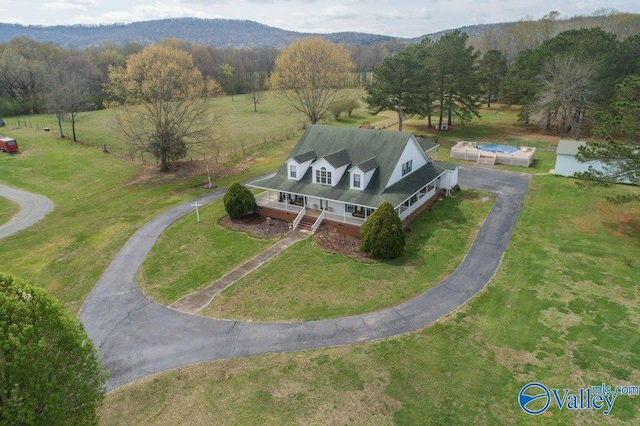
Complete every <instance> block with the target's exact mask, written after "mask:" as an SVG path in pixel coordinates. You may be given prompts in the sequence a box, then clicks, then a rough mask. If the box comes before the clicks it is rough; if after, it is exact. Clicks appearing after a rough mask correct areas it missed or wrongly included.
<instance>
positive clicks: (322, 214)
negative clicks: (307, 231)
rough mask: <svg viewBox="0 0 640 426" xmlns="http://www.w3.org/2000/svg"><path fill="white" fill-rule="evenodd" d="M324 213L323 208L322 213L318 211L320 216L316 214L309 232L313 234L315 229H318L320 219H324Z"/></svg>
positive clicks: (320, 222)
mask: <svg viewBox="0 0 640 426" xmlns="http://www.w3.org/2000/svg"><path fill="white" fill-rule="evenodd" d="M325 214H326V211H325V210H323V211H322V213H320V216H318V218H317V219H316V221H315V222H314V223H313V226H312V227H311V233H312V234H315V233H316V231H317V230H318V228H319V227H320V224H322V221H323V220H324V216H325Z"/></svg>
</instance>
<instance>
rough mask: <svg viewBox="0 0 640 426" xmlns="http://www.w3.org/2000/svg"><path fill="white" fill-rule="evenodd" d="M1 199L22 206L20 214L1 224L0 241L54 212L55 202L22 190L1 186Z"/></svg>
mask: <svg viewBox="0 0 640 426" xmlns="http://www.w3.org/2000/svg"><path fill="white" fill-rule="evenodd" d="M0 197H3V198H6V199H8V200H11V201H13V202H14V203H17V204H18V205H20V212H18V214H16V215H15V216H13V217H12V218H11V219H9V221H8V222H6V223H3V224H0V239H1V238H5V237H8V236H9V235H13V234H15V233H16V232H18V231H21V230H23V229H27V228H29V227H30V226H32V225H34V224H36V223H37V222H38V221H40V220H42V219H43V218H44V217H45V216H46V215H47V214H49V212H51V211H52V210H53V202H51V200H49V199H48V198H47V197H45V196H44V195H38V194H33V193H31V192H27V191H23V190H21V189H16V188H11V187H8V186H4V185H0Z"/></svg>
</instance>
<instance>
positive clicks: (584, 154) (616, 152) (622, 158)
mask: <svg viewBox="0 0 640 426" xmlns="http://www.w3.org/2000/svg"><path fill="white" fill-rule="evenodd" d="M595 120H596V127H595V129H594V130H595V132H596V133H597V134H599V135H602V136H604V138H605V142H599V143H598V142H588V143H587V144H586V145H585V146H582V147H580V149H579V152H578V161H582V162H586V161H592V160H597V161H600V162H602V163H604V164H605V169H604V170H594V169H593V168H592V167H589V171H588V172H585V173H578V174H577V175H576V176H577V177H579V178H582V179H585V180H587V181H589V182H591V183H595V184H597V185H611V184H614V183H616V182H627V183H632V184H636V185H640V75H630V76H627V77H626V78H625V79H624V81H623V82H622V83H621V84H619V85H617V87H616V93H615V96H614V99H613V101H612V102H611V105H610V111H607V112H602V113H599V114H596V116H595ZM632 200H636V201H640V195H637V194H636V195H632V196H626V197H615V198H612V199H611V201H614V202H626V201H632Z"/></svg>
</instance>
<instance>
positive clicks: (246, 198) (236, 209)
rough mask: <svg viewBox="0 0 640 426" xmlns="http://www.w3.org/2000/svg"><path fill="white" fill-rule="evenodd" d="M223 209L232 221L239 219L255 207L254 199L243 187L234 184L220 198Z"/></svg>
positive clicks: (236, 183)
mask: <svg viewBox="0 0 640 426" xmlns="http://www.w3.org/2000/svg"><path fill="white" fill-rule="evenodd" d="M222 201H223V203H224V208H225V210H226V211H227V214H228V215H229V217H231V218H232V219H240V218H241V217H243V216H246V215H247V214H249V213H251V212H252V211H253V209H255V207H256V199H255V197H254V196H253V194H252V193H251V191H249V190H248V189H247V188H246V187H245V186H244V185H241V184H239V183H238V182H235V183H234V184H233V185H231V186H230V187H229V189H228V190H227V192H226V193H225V194H224V197H223V198H222Z"/></svg>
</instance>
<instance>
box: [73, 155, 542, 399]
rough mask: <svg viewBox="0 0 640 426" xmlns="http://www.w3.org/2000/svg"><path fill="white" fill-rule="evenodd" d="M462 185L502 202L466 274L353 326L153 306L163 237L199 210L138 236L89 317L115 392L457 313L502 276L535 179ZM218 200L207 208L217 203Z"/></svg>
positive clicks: (352, 320)
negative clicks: (213, 364) (148, 293)
mask: <svg viewBox="0 0 640 426" xmlns="http://www.w3.org/2000/svg"><path fill="white" fill-rule="evenodd" d="M459 171H460V173H459V182H460V185H461V186H465V187H468V188H473V189H479V190H483V191H490V192H494V193H496V195H497V200H496V203H495V204H494V206H493V207H492V209H491V211H490V212H489V214H488V216H487V218H486V219H485V221H484V223H483V225H482V226H481V228H480V230H479V232H478V234H477V236H476V238H475V240H474V242H473V244H472V245H471V247H470V249H469V252H468V253H467V255H466V257H465V258H464V260H463V261H462V263H461V264H460V266H459V267H458V268H457V269H456V270H455V271H454V272H453V273H452V274H451V275H449V276H448V277H447V278H446V279H444V280H443V281H442V282H440V283H439V284H438V285H437V286H435V287H433V288H431V289H430V290H429V291H427V292H425V293H423V294H421V295H419V296H417V297H415V298H413V299H411V300H409V301H407V302H404V303H402V304H400V305H397V306H394V307H390V308H386V309H383V310H380V311H376V312H371V313H366V314H361V315H354V316H350V317H345V318H336V319H327V320H320V321H310V322H301V323H261V322H245V321H229V320H219V319H213V318H205V317H199V316H195V315H189V314H184V313H181V312H178V311H175V310H173V309H170V308H167V307H165V306H162V305H160V304H158V303H156V302H153V301H151V300H149V299H147V298H146V297H145V296H144V294H143V293H142V292H141V291H140V289H139V288H138V286H137V284H136V281H135V278H136V273H137V271H138V269H139V268H140V266H141V265H142V262H143V261H144V259H145V258H146V257H147V255H148V253H149V251H150V250H151V247H152V246H153V245H154V243H155V242H156V240H157V238H158V237H159V236H160V234H161V233H162V232H163V231H164V230H165V229H166V228H167V227H169V226H170V225H171V224H172V223H173V222H175V221H176V220H178V219H179V218H181V217H182V216H184V215H185V214H187V213H189V212H191V211H192V210H193V208H192V207H191V204H192V203H193V201H190V202H187V203H183V204H181V205H179V206H177V207H175V208H173V209H171V210H169V211H168V212H166V213H164V214H162V215H160V216H158V217H156V218H155V219H153V220H151V221H150V222H149V223H147V224H146V225H144V226H143V227H142V228H140V230H138V231H137V232H136V233H135V234H134V235H133V236H132V237H131V239H129V241H128V242H127V243H126V244H125V246H124V247H123V248H122V250H121V251H120V252H119V253H118V254H117V255H116V257H115V259H114V260H113V262H112V263H111V264H110V265H109V267H108V268H107V270H106V271H105V272H104V274H103V275H102V277H101V278H100V280H99V281H98V283H97V284H96V286H95V287H94V289H93V290H92V291H91V293H90V294H89V296H88V297H87V299H86V301H85V303H84V305H83V306H82V309H81V310H80V313H79V317H80V319H81V321H82V322H83V323H84V325H85V328H86V330H87V332H88V334H89V336H90V337H91V339H93V341H94V343H95V345H96V347H97V348H98V351H99V353H100V356H101V357H102V362H103V365H104V367H105V368H107V370H108V371H109V375H110V377H109V380H108V382H107V389H108V390H111V389H114V388H116V387H118V386H121V385H124V384H126V383H129V382H132V381H134V380H136V379H139V378H142V377H145V376H148V375H150V374H154V373H158V372H161V371H165V370H168V369H172V368H177V367H182V366H185V365H188V364H193V363H196V362H202V361H209V360H218V359H225V358H235V357H243V356H250V355H258V354H264V353H269V352H285V351H297V350H303V349H313V348H321V347H327V346H336V345H345V344H350V343H357V342H366V341H371V340H376V339H382V338H385V337H389V336H394V335H398V334H401V333H405V332H408V331H412V330H416V329H419V328H422V327H425V326H427V325H429V324H431V323H433V322H435V321H437V320H438V319H440V318H442V317H443V316H445V315H447V314H449V313H451V312H453V311H455V310H456V309H457V308H458V307H460V306H461V305H463V304H464V303H466V302H467V301H468V300H469V299H471V298H472V297H473V296H474V295H475V294H476V293H478V292H479V291H480V290H481V289H482V288H483V287H484V286H485V285H486V284H487V283H488V282H489V280H490V279H491V278H492V277H493V275H494V274H495V272H496V270H497V269H498V267H499V265H500V262H501V260H502V256H503V255H504V252H505V250H506V248H507V245H508V243H509V239H510V238H511V234H512V233H513V229H514V228H515V224H516V221H517V218H518V215H519V213H520V210H521V208H522V205H523V204H524V199H525V195H526V192H527V190H528V187H529V182H530V180H531V177H530V176H529V175H524V174H519V173H511V172H504V171H498V170H493V169H490V168H483V167H460V169H459ZM222 195H223V192H222V191H215V192H212V193H210V194H208V195H206V196H204V197H201V198H199V199H198V200H197V201H198V202H199V203H202V204H206V203H210V202H212V201H214V200H216V199H218V198H220V197H221V196H222Z"/></svg>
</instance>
